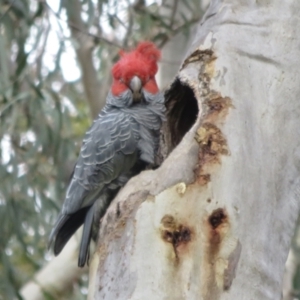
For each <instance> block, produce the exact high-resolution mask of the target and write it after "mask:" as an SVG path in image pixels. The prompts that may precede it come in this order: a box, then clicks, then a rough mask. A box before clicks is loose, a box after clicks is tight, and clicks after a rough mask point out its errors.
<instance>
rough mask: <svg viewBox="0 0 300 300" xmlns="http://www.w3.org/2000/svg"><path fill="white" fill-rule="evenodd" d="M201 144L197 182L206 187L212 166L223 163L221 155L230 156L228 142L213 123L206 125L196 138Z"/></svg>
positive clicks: (198, 131) (201, 128) (199, 130)
mask: <svg viewBox="0 0 300 300" xmlns="http://www.w3.org/2000/svg"><path fill="white" fill-rule="evenodd" d="M195 139H196V141H197V142H198V143H199V145H200V148H199V164H198V168H197V169H196V176H197V182H198V184H199V185H201V186H203V185H206V184H207V183H208V182H209V181H210V179H211V175H210V172H211V171H212V170H211V167H212V165H214V164H220V163H221V158H220V157H221V155H228V154H229V151H228V147H227V141H226V139H225V138H224V136H223V134H222V132H221V130H220V129H219V128H218V127H217V126H215V125H214V124H212V123H204V124H203V125H202V126H201V127H200V128H199V129H198V130H197V133H196V136H195Z"/></svg>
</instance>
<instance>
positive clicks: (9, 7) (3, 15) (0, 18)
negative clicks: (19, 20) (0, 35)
mask: <svg viewBox="0 0 300 300" xmlns="http://www.w3.org/2000/svg"><path fill="white" fill-rule="evenodd" d="M15 1H16V0H13V1H12V2H11V3H10V4H9V5H8V8H7V9H6V11H5V12H4V13H3V14H2V16H0V22H1V21H2V19H4V17H5V16H6V15H7V13H8V12H9V11H10V9H11V7H12V6H13V5H14V3H15Z"/></svg>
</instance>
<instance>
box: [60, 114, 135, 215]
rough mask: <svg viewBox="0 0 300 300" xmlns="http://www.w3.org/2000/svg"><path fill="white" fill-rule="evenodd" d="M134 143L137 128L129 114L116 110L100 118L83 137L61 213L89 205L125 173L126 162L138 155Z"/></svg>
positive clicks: (69, 212)
mask: <svg viewBox="0 0 300 300" xmlns="http://www.w3.org/2000/svg"><path fill="white" fill-rule="evenodd" d="M137 142H138V124H137V123H135V122H133V121H132V120H131V119H130V117H129V115H128V114H126V113H123V112H122V111H120V110H116V111H115V112H114V111H111V112H110V113H109V114H104V115H100V116H99V118H98V119H96V120H95V121H94V123H93V125H92V126H91V128H90V129H89V130H88V131H87V133H86V135H85V137H84V140H83V144H82V147H81V151H80V155H79V159H78V161H77V164H76V166H75V170H74V174H73V178H72V180H71V183H70V185H69V187H68V190H67V195H66V199H65V202H64V206H63V213H64V214H72V213H73V212H76V211H77V210H79V209H80V208H82V207H85V206H89V205H91V204H92V203H93V201H95V197H97V196H98V195H99V192H100V191H101V190H102V188H103V187H104V185H106V184H108V183H110V182H111V181H112V180H114V179H115V178H117V177H118V176H119V175H120V173H121V172H124V171H126V168H127V167H128V166H127V165H128V163H126V162H125V158H126V157H130V155H134V154H135V153H136V152H137ZM133 163H134V162H133ZM124 164H125V165H124ZM124 169H125V170H124Z"/></svg>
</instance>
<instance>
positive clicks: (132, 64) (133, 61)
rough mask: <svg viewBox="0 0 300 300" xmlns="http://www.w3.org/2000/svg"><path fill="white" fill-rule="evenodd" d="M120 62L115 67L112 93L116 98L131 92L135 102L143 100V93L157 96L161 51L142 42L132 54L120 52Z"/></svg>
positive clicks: (113, 69) (148, 43) (152, 45)
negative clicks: (156, 79) (157, 76)
mask: <svg viewBox="0 0 300 300" xmlns="http://www.w3.org/2000/svg"><path fill="white" fill-rule="evenodd" d="M120 56H121V58H120V60H119V61H118V62H117V63H116V64H115V65H114V66H113V68H112V75H113V84H112V89H111V92H112V94H113V95H114V96H120V95H121V94H122V93H124V92H126V91H128V90H130V91H131V93H132V99H133V102H140V101H142V99H143V92H148V93H151V94H156V93H157V92H158V87H157V84H156V81H155V74H156V72H157V69H158V67H157V61H158V60H159V58H160V51H159V50H158V49H157V48H156V46H155V45H154V44H153V43H151V42H141V43H140V44H138V46H137V47H136V49H134V50H133V51H131V52H128V53H126V52H124V51H121V52H120Z"/></svg>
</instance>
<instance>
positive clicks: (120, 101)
mask: <svg viewBox="0 0 300 300" xmlns="http://www.w3.org/2000/svg"><path fill="white" fill-rule="evenodd" d="M164 111H165V106H164V98H163V94H162V93H157V94H155V95H152V94H150V93H147V92H145V91H143V92H142V99H141V101H140V102H137V103H135V102H134V101H133V97H132V91H130V90H127V91H126V92H124V93H122V94H121V95H120V96H118V97H116V96H113V95H112V94H111V93H109V95H108V97H107V101H106V105H105V107H104V108H103V110H102V111H101V113H100V114H99V116H98V118H97V119H96V120H95V121H94V122H93V124H92V126H91V127H90V129H89V130H88V131H87V133H86V135H85V137H84V140H83V144H82V147H81V151H80V155H79V158H78V161H77V163H76V166H75V169H74V174H73V177H72V180H71V182H70V185H69V187H68V189H67V192H66V198H65V202H64V204H63V207H62V211H61V213H60V215H59V217H58V220H57V222H56V224H55V226H54V228H53V230H52V232H51V234H50V237H49V243H50V244H51V243H52V242H54V253H55V255H57V254H59V253H60V251H61V250H62V249H63V247H64V246H65V244H66V243H67V241H68V240H69V238H70V237H71V236H72V235H73V233H74V232H75V231H76V230H77V229H78V228H79V227H80V225H81V224H82V223H84V229H83V236H82V240H81V247H80V253H79V260H78V265H79V266H80V267H82V266H84V265H85V263H86V261H87V259H88V252H89V251H88V247H89V243H90V239H91V235H92V227H93V223H94V222H96V223H98V222H99V219H100V218H101V217H102V216H103V215H104V214H105V212H106V210H107V207H108V206H109V204H110V202H111V201H112V199H113V198H114V196H115V195H116V193H117V192H118V190H119V189H120V187H122V186H123V185H124V184H125V183H126V182H127V181H128V180H129V179H130V178H131V177H132V176H134V175H136V174H137V173H138V172H140V171H141V170H142V169H144V168H145V166H146V165H147V164H154V159H155V153H156V151H157V148H158V143H159V130H160V127H161V123H162V120H163V119H164Z"/></svg>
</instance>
